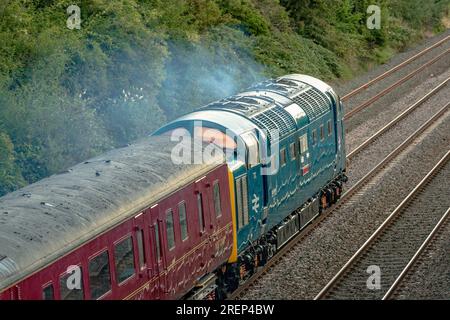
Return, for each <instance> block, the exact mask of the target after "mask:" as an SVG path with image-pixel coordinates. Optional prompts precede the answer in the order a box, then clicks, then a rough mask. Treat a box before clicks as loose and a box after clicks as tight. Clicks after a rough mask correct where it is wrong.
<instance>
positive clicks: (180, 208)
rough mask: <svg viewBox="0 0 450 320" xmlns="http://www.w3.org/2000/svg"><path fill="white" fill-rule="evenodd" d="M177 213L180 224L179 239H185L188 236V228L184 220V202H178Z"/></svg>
mask: <svg viewBox="0 0 450 320" xmlns="http://www.w3.org/2000/svg"><path fill="white" fill-rule="evenodd" d="M178 214H179V215H180V226H181V240H183V241H184V240H186V239H187V237H188V228H187V221H186V203H185V202H180V203H179V204H178Z"/></svg>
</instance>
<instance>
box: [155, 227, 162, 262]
mask: <svg viewBox="0 0 450 320" xmlns="http://www.w3.org/2000/svg"><path fill="white" fill-rule="evenodd" d="M155 242H156V258H157V261H160V260H161V256H162V254H161V245H160V241H159V227H158V223H155Z"/></svg>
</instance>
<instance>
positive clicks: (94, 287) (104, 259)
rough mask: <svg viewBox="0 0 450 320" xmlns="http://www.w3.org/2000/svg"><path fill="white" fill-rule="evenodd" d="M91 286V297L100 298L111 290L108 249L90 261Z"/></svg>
mask: <svg viewBox="0 0 450 320" xmlns="http://www.w3.org/2000/svg"><path fill="white" fill-rule="evenodd" d="M89 288H90V290H91V299H98V298H100V297H101V296H103V295H104V294H105V293H107V292H108V291H110V290H111V275H110V273H109V258H108V251H104V252H102V253H101V254H99V255H98V256H96V257H95V258H92V259H91V260H90V261H89Z"/></svg>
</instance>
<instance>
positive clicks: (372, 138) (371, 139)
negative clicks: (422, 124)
mask: <svg viewBox="0 0 450 320" xmlns="http://www.w3.org/2000/svg"><path fill="white" fill-rule="evenodd" d="M449 81H450V78H447V79H445V80H444V81H443V82H441V83H440V84H439V85H438V86H437V87H436V88H434V89H433V90H431V91H430V92H429V93H427V94H426V95H425V96H423V97H422V98H420V99H419V100H417V101H416V102H415V103H413V104H412V105H411V106H409V107H408V108H407V109H406V110H404V111H403V112H402V113H400V114H399V115H398V116H396V117H395V118H394V119H392V120H391V121H390V122H389V123H388V124H386V125H385V126H383V127H382V128H381V129H379V130H378V131H377V132H375V133H374V134H373V135H372V136H370V137H369V138H368V139H367V140H365V141H364V142H363V143H361V144H360V145H359V146H358V147H356V148H354V149H353V150H352V151H351V152H349V153H348V154H347V160H351V159H352V158H353V157H355V156H356V155H357V154H358V153H359V152H360V151H362V150H363V149H364V148H366V147H367V146H368V145H369V144H370V143H372V142H374V141H375V140H376V139H378V138H379V137H380V136H381V135H382V134H384V133H385V132H386V131H388V130H389V129H391V128H393V127H394V126H395V125H396V124H397V123H399V122H400V121H401V120H403V119H404V118H406V117H407V116H408V115H409V114H411V113H412V112H413V111H414V110H416V109H417V108H418V107H420V106H421V105H423V104H424V103H425V102H426V101H427V100H429V99H430V98H431V97H432V96H434V95H435V94H436V93H438V92H439V91H440V90H441V89H443V88H444V87H445V86H446V85H447V83H448V82H449Z"/></svg>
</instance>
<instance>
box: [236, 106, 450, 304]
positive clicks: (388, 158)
mask: <svg viewBox="0 0 450 320" xmlns="http://www.w3.org/2000/svg"><path fill="white" fill-rule="evenodd" d="M449 107H450V103H447V104H446V105H445V106H444V107H442V108H441V109H440V110H439V111H438V112H437V113H436V114H434V115H433V116H432V117H431V118H430V119H429V120H428V121H426V122H425V123H424V124H423V125H422V126H420V127H419V128H418V129H417V130H416V131H414V133H413V134H411V135H410V136H409V137H408V138H407V139H406V140H405V141H404V142H403V143H402V144H401V145H399V146H398V147H397V148H395V149H394V150H393V151H392V152H391V153H389V154H388V155H387V156H386V157H385V158H384V159H383V160H382V161H381V162H379V163H378V164H377V165H376V166H375V167H374V168H373V169H372V170H370V171H369V172H368V173H367V174H366V175H365V176H364V177H363V178H361V179H360V180H358V181H357V182H356V183H355V184H353V186H352V187H351V188H350V189H348V190H347V191H346V192H345V193H344V194H343V195H342V196H341V199H340V201H339V202H338V203H337V204H336V205H334V206H333V207H331V208H329V209H328V210H326V211H325V212H323V213H322V214H321V215H320V216H319V217H318V218H316V219H315V220H314V221H313V222H312V223H311V224H310V225H308V226H307V227H306V228H305V229H303V230H302V231H301V232H299V233H298V234H297V235H296V236H295V237H294V238H293V239H292V240H291V241H290V242H289V243H287V244H286V245H285V246H284V247H282V248H281V249H280V251H278V252H277V254H275V255H274V256H273V257H272V259H271V260H269V261H268V262H267V264H266V265H265V266H264V267H261V268H260V269H259V270H258V271H257V272H256V273H254V274H253V275H252V276H251V277H250V278H249V279H247V280H246V281H245V282H244V283H243V284H242V285H241V286H240V287H239V288H238V289H237V290H236V291H234V292H233V293H232V294H231V296H230V297H229V299H231V300H235V299H239V297H241V296H242V295H243V294H244V293H245V292H247V291H248V290H249V289H250V288H251V287H252V285H253V284H254V283H255V282H256V281H257V280H258V279H259V278H261V277H262V276H264V274H266V273H267V272H268V271H269V270H270V269H271V268H272V267H273V266H274V265H276V264H277V263H278V262H279V261H280V259H281V258H283V257H284V256H285V255H286V254H287V253H289V252H290V251H291V250H292V249H293V248H294V247H295V246H296V245H297V243H299V242H300V241H301V240H302V239H304V238H305V237H306V236H307V235H308V234H310V233H311V232H312V231H313V230H314V229H315V228H317V227H318V226H319V225H320V223H321V222H323V221H324V220H325V219H326V218H327V217H329V216H330V215H331V214H332V212H333V211H335V210H336V209H337V208H339V207H341V206H342V205H343V204H344V203H346V202H347V201H349V200H350V199H351V197H352V196H353V195H354V194H355V193H357V192H358V191H359V190H360V189H361V188H362V187H364V186H365V185H366V184H367V183H368V182H369V181H370V180H371V179H372V178H373V177H375V176H376V175H377V174H379V173H380V172H381V171H382V170H383V168H384V167H385V166H387V165H388V164H389V163H390V162H391V161H392V160H394V159H395V158H396V157H397V156H398V155H399V154H400V153H401V152H402V151H403V150H405V149H406V148H407V147H408V146H409V145H410V144H411V143H412V142H413V141H414V140H415V139H416V138H417V137H419V136H420V135H421V134H422V133H423V132H424V131H425V130H427V129H428V128H429V127H431V126H432V125H433V124H434V123H435V122H436V121H437V120H438V119H440V118H441V117H442V116H443V115H444V114H445V113H446V112H447V111H448V109H449ZM366 146H367V144H366Z"/></svg>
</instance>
